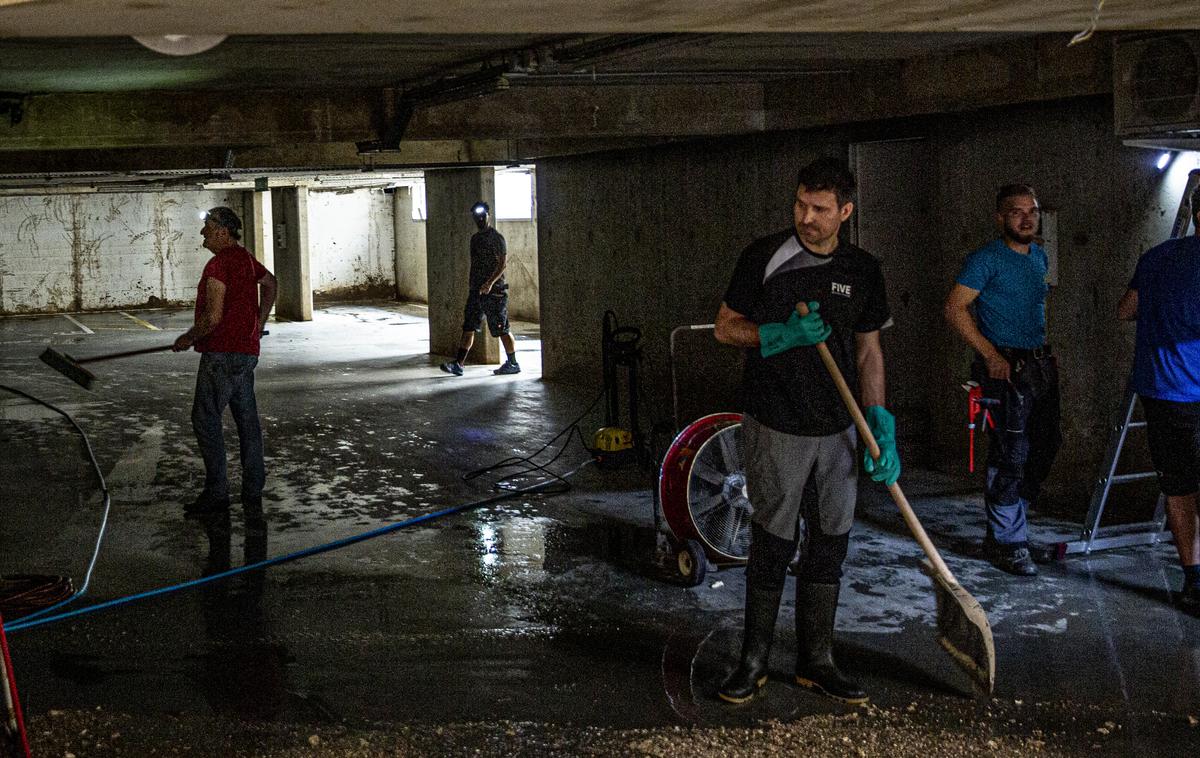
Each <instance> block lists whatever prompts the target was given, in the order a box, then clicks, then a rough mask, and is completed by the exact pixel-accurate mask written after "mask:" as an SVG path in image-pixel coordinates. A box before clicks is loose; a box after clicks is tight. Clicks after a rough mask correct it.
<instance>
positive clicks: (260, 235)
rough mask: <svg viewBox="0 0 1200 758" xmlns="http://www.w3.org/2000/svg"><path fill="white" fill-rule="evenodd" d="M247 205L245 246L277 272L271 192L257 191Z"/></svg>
mask: <svg viewBox="0 0 1200 758" xmlns="http://www.w3.org/2000/svg"><path fill="white" fill-rule="evenodd" d="M249 194H250V197H249V199H248V202H247V203H246V211H247V213H246V215H247V216H249V218H247V219H246V224H245V229H244V231H245V233H246V239H245V246H246V248H247V249H248V250H249V251H250V252H252V253H254V257H255V258H257V259H258V262H259V263H261V264H262V265H264V266H266V267H267V270H268V271H270V272H272V273H274V272H275V214H274V213H273V212H272V203H271V191H270V190H269V189H263V190H258V189H255V190H254V191H253V192H250V193H249Z"/></svg>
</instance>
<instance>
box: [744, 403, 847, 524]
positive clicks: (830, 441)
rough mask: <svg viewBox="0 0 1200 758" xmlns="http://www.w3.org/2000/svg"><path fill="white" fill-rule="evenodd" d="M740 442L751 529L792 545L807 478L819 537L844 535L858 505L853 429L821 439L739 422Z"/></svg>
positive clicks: (745, 420) (752, 421)
mask: <svg viewBox="0 0 1200 758" xmlns="http://www.w3.org/2000/svg"><path fill="white" fill-rule="evenodd" d="M741 436H742V460H743V461H744V462H745V467H746V487H747V490H748V492H749V495H750V502H751V504H752V505H753V506H754V515H753V516H752V517H751V518H752V519H753V521H754V522H755V523H756V524H758V525H759V526H761V527H762V528H764V529H766V530H767V531H768V532H770V533H771V534H773V535H775V536H776V537H779V538H780V539H784V540H792V539H795V537H796V524H797V523H799V519H800V515H801V511H800V500H801V497H802V496H803V494H804V486H805V485H806V484H807V483H808V480H809V477H810V476H811V477H813V478H814V483H815V485H816V490H817V513H818V514H819V515H820V521H821V531H822V532H824V533H825V534H828V535H830V536H838V535H842V534H845V533H846V532H848V531H850V526H851V525H852V524H853V523H854V504H855V502H856V500H857V499H858V465H857V462H856V459H857V452H858V432H857V431H856V430H855V429H854V426H853V425H851V426H850V427H848V428H847V429H846V430H845V431H843V432H838V433H837V434H831V435H828V436H826V437H801V436H799V435H796V434H785V433H783V432H778V431H775V430H774V429H771V428H770V427H766V426H763V425H762V424H760V423H759V422H757V421H755V420H754V419H753V418H751V417H750V416H745V417H744V418H743V419H742V435H741Z"/></svg>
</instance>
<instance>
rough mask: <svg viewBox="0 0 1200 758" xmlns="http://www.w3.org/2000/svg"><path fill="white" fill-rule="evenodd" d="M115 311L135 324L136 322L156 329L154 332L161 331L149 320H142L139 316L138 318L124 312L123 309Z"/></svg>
mask: <svg viewBox="0 0 1200 758" xmlns="http://www.w3.org/2000/svg"><path fill="white" fill-rule="evenodd" d="M117 313H120V314H121V315H122V316H124V317H125V318H127V319H129V320H130V321H132V322H133V323H135V324H138V325H140V326H144V327H146V328H147V329H152V330H153V331H156V332H161V331H162V329H159V328H158V327H157V326H155V325H154V324H151V323H150V322H149V321H142V320H141V319H140V318H138V317H137V316H130V315H129V314H128V313H126V312H125V311H117Z"/></svg>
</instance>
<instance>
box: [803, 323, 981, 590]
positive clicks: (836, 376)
mask: <svg viewBox="0 0 1200 758" xmlns="http://www.w3.org/2000/svg"><path fill="white" fill-rule="evenodd" d="M796 312H797V313H799V314H800V315H801V316H807V315H808V305H806V304H805V303H803V302H800V303H796ZM817 353H818V354H819V355H820V356H821V362H822V363H824V364H825V368H826V369H827V370H828V371H829V376H830V377H832V378H833V383H834V384H836V385H837V390H838V394H839V395H841V396H842V402H843V403H845V404H846V410H848V411H850V416H851V418H853V419H854V426H855V427H856V428H857V429H858V434H859V436H860V437H862V438H863V441H864V442H866V443H867V450H869V451H871V457H872V458H874V459H875V460H879V443H878V442H876V441H875V435H874V434H871V427H870V426H868V425H867V420H866V418H864V417H863V415H862V411H861V410H859V407H858V401H857V400H855V399H854V393H853V392H851V391H850V387H849V385H847V384H846V378H845V377H844V376H842V370H841V369H840V368H838V365H837V363H836V362H834V360H833V354H832V353H830V352H829V347H828V346H827V345H826V344H825V342H824V341H823V340H822V341H821V342H818V343H817ZM888 492H890V493H891V494H892V500H894V501H896V507H898V508H899V509H900V515H901V516H903V517H904V523H906V524H908V529H909V531H911V532H912V534H913V537H915V538H916V540H917V543H918V544H920V545H921V549H922V550H924V551H925V555H927V556H928V557H929V560H930V562H931V563H933V568H934V569H935V570H936V571H937V572H938V573H939V574H941V575H942V576H944V577H946V579H947V580H949V581H950V582H951V583H953V584H958V580H957V579H955V578H954V574H952V573H950V569H949V568H948V567H947V566H946V562H945V561H943V560H942V556H941V554H940V553H938V550H937V548H936V547H934V546H933V541H932V540H931V539H929V535H928V534H926V533H925V527H923V526H921V522H920V520H919V519H917V514H915V513H913V509H912V506H911V505H909V504H908V498H906V497H905V496H904V492H903V491H902V490H901V489H900V483H899V482H893V483H892V484H891V485H889V486H888Z"/></svg>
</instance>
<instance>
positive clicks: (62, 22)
mask: <svg viewBox="0 0 1200 758" xmlns="http://www.w3.org/2000/svg"><path fill="white" fill-rule="evenodd" d="M1096 5H1097V2H1096V0H1056V1H1055V2H1046V0H536V1H533V0H488V1H487V2H472V1H471V0H442V2H438V3H430V2H428V0H399V1H397V0H345V1H342V2H336V1H331V0H316V1H310V2H303V0H269V1H268V2H249V3H248V2H245V0H0V37H55V36H115V35H130V34H265V33H271V34H361V33H374V34H416V33H425V34H463V33H488V34H493V33H501V34H511V33H532V34H577V33H581V32H588V33H593V32H605V33H611V32H716V31H720V32H787V31H793V32H845V31H876V32H882V31H887V32H896V31H900V32H915V31H938V32H956V31H1077V30H1079V29H1081V28H1083V27H1085V26H1087V25H1088V23H1089V22H1090V20H1091V18H1092V15H1093V12H1094V9H1095V7H1096ZM1195 10H1196V9H1195V4H1194V3H1192V2H1181V0H1108V1H1107V2H1106V3H1105V4H1104V8H1103V13H1102V14H1101V27H1100V28H1102V29H1108V30H1112V29H1166V28H1195V27H1196V25H1197V23H1198V22H1197V14H1196V12H1195Z"/></svg>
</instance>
